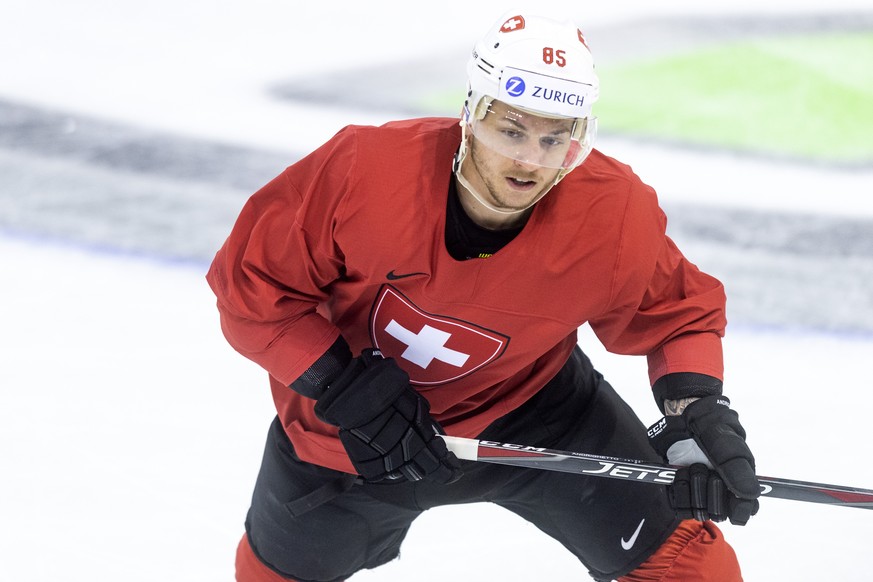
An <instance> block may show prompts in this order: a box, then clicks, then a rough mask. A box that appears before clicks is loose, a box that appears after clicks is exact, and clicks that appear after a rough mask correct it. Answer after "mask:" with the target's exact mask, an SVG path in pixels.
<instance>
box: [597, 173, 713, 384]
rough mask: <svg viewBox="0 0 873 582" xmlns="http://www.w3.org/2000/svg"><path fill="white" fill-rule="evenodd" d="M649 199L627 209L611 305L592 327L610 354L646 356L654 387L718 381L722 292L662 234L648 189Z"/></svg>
mask: <svg viewBox="0 0 873 582" xmlns="http://www.w3.org/2000/svg"><path fill="white" fill-rule="evenodd" d="M645 188H646V189H648V190H650V189H649V188H648V187H647V186H646V187H645ZM647 200H648V202H647V203H644V204H638V203H635V202H634V203H630V204H629V205H628V209H627V213H626V214H627V215H626V220H625V224H624V227H623V232H622V235H621V243H620V251H619V254H618V257H619V258H618V262H617V264H616V266H615V269H614V279H613V282H612V286H613V292H612V297H613V300H612V302H611V308H610V309H609V310H608V311H607V312H606V313H604V314H603V315H602V316H600V317H597V318H595V319H592V320H591V322H590V323H591V326H592V329H593V330H594V332H595V333H596V334H597V336H598V338H599V339H600V340H601V342H602V343H603V344H604V347H606V349H607V350H609V351H611V352H615V353H620V354H632V355H645V356H646V357H647V360H648V369H649V380H650V382H651V383H652V384H654V383H655V381H656V380H658V378H660V377H662V376H664V375H665V374H670V373H674V372H694V373H699V374H706V375H709V376H713V377H715V378H718V379H719V380H721V379H723V376H724V361H723V354H722V344H721V340H722V337H723V336H724V330H725V326H726V325H727V320H726V316H725V302H726V300H725V293H724V287H723V285H722V284H721V282H720V281H718V280H717V279H716V278H715V277H712V276H711V275H708V274H706V273H704V272H702V271H701V270H700V269H698V268H697V266H696V265H694V264H693V263H691V262H690V261H689V260H688V259H687V258H686V257H685V256H684V255H683V254H682V252H681V251H680V250H679V249H678V248H677V246H676V244H675V243H674V242H673V240H671V239H670V237H668V236H667V235H666V233H665V230H666V217H665V216H664V213H663V211H661V209H660V208H659V207H658V206H657V201H656V198H655V197H654V193H653V192H652V193H651V196H649V197H647Z"/></svg>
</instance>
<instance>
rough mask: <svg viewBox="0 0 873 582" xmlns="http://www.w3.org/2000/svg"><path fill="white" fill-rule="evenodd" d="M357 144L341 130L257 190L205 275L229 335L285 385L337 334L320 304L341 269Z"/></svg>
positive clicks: (231, 341) (244, 352)
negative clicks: (342, 227)
mask: <svg viewBox="0 0 873 582" xmlns="http://www.w3.org/2000/svg"><path fill="white" fill-rule="evenodd" d="M352 145H353V144H352V143H351V139H350V138H349V136H348V135H347V134H346V133H344V132H341V133H340V134H338V136H337V137H335V138H334V139H333V140H331V141H329V142H327V143H326V144H325V145H324V146H322V147H321V148H319V149H317V150H316V151H314V152H313V153H312V154H310V155H309V156H307V157H305V158H303V159H302V160H300V161H299V162H297V163H296V164H294V165H293V166H291V167H289V168H287V169H286V170H285V171H284V172H283V173H282V174H280V175H279V176H277V177H276V178H275V179H273V180H272V181H271V182H270V183H268V184H267V185H266V186H264V187H263V188H261V189H260V190H259V191H258V192H256V193H255V194H254V195H253V196H252V197H251V198H250V199H249V200H248V201H247V202H246V204H245V206H244V207H243V209H242V211H241V213H240V215H239V217H238V218H237V221H236V223H235V224H234V226H233V229H232V230H231V233H230V235H229V236H228V238H227V240H226V241H225V243H224V244H223V245H222V247H221V248H220V249H219V251H218V252H217V254H216V256H215V258H214V260H213V262H212V264H211V266H210V268H209V271H208V273H207V276H206V278H207V281H208V283H209V285H210V287H211V288H212V290H213V292H214V293H215V295H216V298H217V306H218V311H219V314H220V318H221V329H222V332H223V333H224V335H225V337H226V338H227V341H228V342H229V343H230V344H231V346H233V348H234V349H236V350H237V351H238V352H240V353H241V354H242V355H244V356H245V357H247V358H249V359H250V360H252V361H254V362H255V363H257V364H259V365H260V366H261V367H263V368H264V369H265V370H266V371H267V372H268V373H269V374H270V375H271V376H273V377H275V378H276V379H277V380H279V381H280V382H282V383H284V384H285V385H286V386H287V385H290V384H291V382H293V381H294V380H295V379H296V378H297V377H299V376H300V374H302V373H303V371H305V370H306V369H307V368H308V367H309V366H310V365H312V363H313V362H314V361H315V360H316V359H318V357H319V356H321V355H322V354H323V353H325V351H327V349H328V348H329V347H330V346H331V344H332V343H333V342H334V341H335V340H336V339H337V337H338V336H339V330H338V329H337V328H336V326H334V325H333V324H332V323H330V322H329V321H328V320H327V319H326V318H325V317H323V315H322V314H321V313H319V304H320V303H323V302H324V301H326V300H327V298H328V297H327V293H326V288H327V287H328V286H329V285H330V283H331V282H332V281H334V280H336V279H337V278H339V277H340V276H341V273H342V269H343V258H342V256H341V253H340V252H339V251H338V249H337V248H336V246H335V244H334V243H333V229H334V227H335V225H336V222H337V220H338V215H339V213H340V212H341V205H342V201H343V199H344V195H345V193H346V192H347V184H348V180H349V174H350V172H351V168H352V166H353V158H354V150H353V147H351V146H352Z"/></svg>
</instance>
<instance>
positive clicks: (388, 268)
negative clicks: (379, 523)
mask: <svg viewBox="0 0 873 582" xmlns="http://www.w3.org/2000/svg"><path fill="white" fill-rule="evenodd" d="M460 138H461V133H460V127H459V126H458V122H457V120H454V119H442V118H439V119H437V118H431V119H417V120H409V121H399V122H393V123H389V124H387V125H385V126H382V127H355V126H352V127H348V128H346V129H344V130H342V131H340V132H339V133H338V134H337V135H336V136H335V137H334V138H332V139H331V140H330V141H328V142H327V143H326V144H324V145H323V146H321V147H320V148H319V149H317V150H316V151H314V152H313V153H311V154H310V155H309V156H307V157H305V158H303V159H302V160H300V161H299V162H297V163H295V164H294V165H292V166H290V167H289V168H287V169H286V170H285V171H284V172H283V173H282V174H280V175H279V176H278V177H277V178H275V179H274V180H273V181H271V182H270V183H269V184H267V185H266V186H265V187H264V188H262V189H261V190H260V191H258V192H257V193H255V194H254V195H253V196H252V197H251V199H250V200H249V201H248V202H247V204H246V205H245V207H244V208H243V210H242V212H241V214H240V216H239V218H238V220H237V222H236V224H235V226H234V228H233V230H232V232H231V234H230V236H229V238H228V239H227V241H226V242H225V244H224V245H223V246H222V248H221V249H220V250H219V251H218V253H217V255H216V257H215V260H214V261H213V263H212V266H211V268H210V270H209V273H208V275H207V279H208V281H209V284H210V285H211V287H212V289H213V291H214V292H215V294H216V295H217V297H218V308H219V312H220V315H221V324H222V330H223V332H224V334H225V336H226V337H227V339H228V341H229V342H230V344H231V345H232V346H233V347H234V348H235V349H236V350H238V351H239V352H240V353H242V354H243V355H245V356H246V357H248V358H250V359H251V360H253V361H255V362H257V363H258V364H260V365H261V366H262V367H263V368H264V369H266V370H267V372H269V374H270V377H271V386H272V392H273V398H274V400H275V403H276V407H277V411H278V413H279V416H280V418H281V420H282V423H283V425H284V427H285V430H286V432H287V433H288V435H289V437H290V438H291V440H292V442H293V443H294V447H295V449H296V451H297V453H298V455H299V456H300V457H301V458H302V459H304V460H307V461H310V462H313V463H317V464H321V465H324V466H328V467H332V468H335V469H339V470H343V471H348V472H353V469H352V467H351V463H350V462H349V460H348V458H347V456H346V455H345V452H344V450H343V447H342V445H341V444H340V442H339V439H338V438H337V436H336V429H335V428H334V427H332V426H329V425H326V424H325V423H322V422H321V421H320V420H318V419H317V418H316V416H315V414H314V412H313V406H314V401H312V400H309V399H307V398H304V397H302V396H300V395H298V394H297V393H295V392H294V391H292V390H291V389H289V388H288V385H289V384H290V383H291V382H292V381H294V380H295V379H296V378H297V377H298V376H299V375H300V374H301V373H302V372H303V371H304V370H306V369H307V368H308V367H309V366H310V365H311V364H312V363H313V362H314V361H315V360H316V359H317V358H318V357H319V356H321V355H322V354H323V353H324V352H325V351H326V350H327V348H328V347H329V346H330V345H331V344H332V343H333V341H334V340H335V339H336V338H337V335H338V334H342V336H343V337H344V338H345V339H346V341H347V342H348V343H349V345H350V346H351V348H352V351H353V352H354V353H355V354H357V353H359V351H360V350H361V349H363V348H366V347H370V346H374V347H378V348H379V349H381V350H382V352H383V353H384V354H385V355H386V357H393V358H395V359H396V360H397V362H398V364H399V365H400V366H401V367H402V368H404V369H405V370H406V371H407V372H408V373H409V376H410V379H411V381H412V384H413V385H414V386H415V388H416V389H417V390H419V391H420V392H421V393H422V394H423V395H424V396H425V397H426V398H427V399H428V401H429V402H430V404H431V411H432V414H433V415H434V418H436V419H437V420H438V421H439V422H440V423H441V424H442V426H443V427H444V428H445V429H446V432H448V433H449V434H452V435H457V436H467V437H473V436H475V435H476V434H478V433H479V432H480V431H481V430H482V429H484V428H485V427H486V426H487V425H488V424H489V423H491V422H492V421H493V420H495V419H496V418H498V417H499V416H502V415H504V414H506V413H507V412H509V411H511V410H513V409H514V408H516V407H518V406H519V405H521V404H522V403H523V402H525V401H526V400H527V399H528V398H530V397H531V396H532V395H533V394H534V393H536V392H537V390H539V389H540V388H541V387H542V386H543V385H544V384H545V383H546V382H547V381H548V380H549V379H551V378H552V377H553V376H554V375H555V374H556V373H557V371H558V370H559V369H560V367H561V366H562V365H563V364H564V363H565V361H566V359H567V356H568V355H569V353H570V351H571V350H572V349H573V347H574V346H575V344H576V342H577V337H576V332H577V329H578V328H579V326H581V325H582V324H583V323H585V322H590V324H591V326H592V328H593V330H594V331H595V333H596V334H597V336H598V338H599V339H600V340H601V341H602V342H603V344H604V346H605V347H606V348H607V349H608V350H610V351H612V352H615V353H621V354H635V355H646V356H647V357H648V362H649V371H650V374H649V375H650V380H651V381H652V382H654V380H656V379H657V378H659V377H660V376H662V375H664V374H666V373H670V372H698V373H703V374H709V375H711V376H715V377H718V378H721V377H722V352H721V336H722V335H723V332H724V327H725V323H726V322H725V313H724V308H725V297H724V290H723V287H722V285H721V284H720V283H719V282H718V281H717V280H716V279H714V278H712V277H710V276H709V275H706V274H704V273H702V272H700V271H699V270H698V269H697V268H696V267H695V266H694V265H693V264H691V263H690V262H689V261H688V260H686V259H685V258H684V256H683V255H682V254H681V253H680V251H679V250H678V249H677V248H676V246H675V245H674V244H673V242H672V241H671V240H670V239H669V238H668V237H667V236H666V234H665V227H666V219H665V217H664V214H663V212H662V211H661V209H660V208H659V206H658V202H657V197H656V195H655V193H654V191H653V190H652V189H651V188H650V187H648V186H646V185H645V184H643V183H642V182H641V181H640V179H639V178H638V177H637V176H636V175H635V174H634V173H633V172H632V171H631V169H630V168H629V167H627V166H625V165H623V164H621V163H619V162H617V161H615V160H613V159H611V158H609V157H607V156H605V155H603V154H602V153H600V152H598V151H596V150H595V151H594V152H592V154H591V155H590V157H589V158H588V159H587V160H586V161H585V163H584V164H583V165H582V166H581V167H579V168H577V169H576V170H574V171H573V172H571V173H570V174H569V175H568V176H567V177H566V178H565V179H564V180H563V181H562V182H561V183H560V184H558V185H557V186H556V187H555V188H554V189H552V191H551V192H549V194H548V195H547V196H546V197H545V198H543V199H542V200H541V201H540V202H539V203H538V204H537V206H536V207H535V208H534V210H533V213H532V215H531V216H530V219H529V221H528V223H527V224H526V225H525V227H524V229H523V230H522V231H521V233H520V234H519V235H518V236H517V237H516V238H515V239H513V240H512V241H511V242H510V243H509V244H508V245H506V246H505V247H504V248H502V249H501V250H500V251H499V252H497V253H495V254H494V255H493V256H491V257H489V258H487V259H474V260H467V261H458V260H456V259H454V258H452V257H451V256H450V255H449V253H448V252H447V250H446V245H445V226H446V225H445V220H446V202H447V198H446V197H447V196H448V193H449V180H451V179H452V172H451V168H452V159H453V156H454V154H455V151H456V150H457V149H458V145H459V143H460Z"/></svg>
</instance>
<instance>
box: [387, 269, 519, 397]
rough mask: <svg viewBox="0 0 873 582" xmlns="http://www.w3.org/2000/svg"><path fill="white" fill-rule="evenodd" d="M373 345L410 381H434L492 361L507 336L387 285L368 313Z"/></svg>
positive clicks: (461, 374)
mask: <svg viewBox="0 0 873 582" xmlns="http://www.w3.org/2000/svg"><path fill="white" fill-rule="evenodd" d="M370 336H371V337H372V340H373V346H374V347H376V348H378V349H379V350H380V351H381V352H382V353H383V354H385V355H386V356H390V357H392V358H394V359H396V360H397V361H398V363H399V364H400V366H401V367H402V368H403V369H404V370H406V372H407V373H408V374H409V379H410V381H411V383H412V384H416V385H419V386H433V385H437V384H445V383H446V382H451V381H452V380H457V379H459V378H463V377H464V376H466V375H468V374H471V373H472V372H474V371H476V370H478V369H479V368H481V367H482V366H484V365H486V364H488V363H489V362H492V361H494V360H495V359H497V358H498V357H500V355H501V354H502V353H503V351H504V350H505V349H506V345H507V344H508V343H509V338H508V337H506V336H503V335H501V334H499V333H496V332H494V331H491V330H488V329H485V328H483V327H480V326H477V325H474V324H472V323H469V322H466V321H459V320H457V319H453V318H450V317H445V316H439V315H434V314H430V313H426V312H425V311H423V310H421V309H419V308H418V307H417V306H416V305H414V304H413V303H412V302H411V301H410V300H409V299H408V298H407V297H405V296H404V295H402V294H401V293H400V292H399V291H397V289H395V288H393V287H391V286H390V285H386V286H384V287H382V289H381V290H380V292H379V296H378V297H377V298H376V301H375V303H374V304H373V311H372V313H371V315H370Z"/></svg>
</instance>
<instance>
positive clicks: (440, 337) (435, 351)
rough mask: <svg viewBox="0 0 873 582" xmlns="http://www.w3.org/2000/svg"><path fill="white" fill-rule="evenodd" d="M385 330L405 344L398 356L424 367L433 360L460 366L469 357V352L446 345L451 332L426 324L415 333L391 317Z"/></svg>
mask: <svg viewBox="0 0 873 582" xmlns="http://www.w3.org/2000/svg"><path fill="white" fill-rule="evenodd" d="M385 331H386V332H388V334H389V335H390V336H392V337H394V338H395V339H397V340H398V341H401V342H403V343H404V344H406V346H407V347H406V349H405V350H404V351H403V353H402V354H400V357H402V358H403V359H404V360H408V361H410V362H412V363H413V364H415V365H416V366H419V367H421V368H424V369H427V367H428V366H429V365H430V363H431V362H433V361H434V360H439V361H440V362H444V363H446V364H449V365H452V366H456V367H458V368H460V367H462V366H463V365H464V364H465V363H467V359H468V358H469V357H470V355H469V354H465V353H462V352H459V351H456V350H453V349H450V348H447V347H446V342H448V341H449V338H450V337H452V334H450V333H448V332H445V331H442V330H439V329H437V328H435V327H431V326H429V325H427V324H425V326H424V327H423V328H421V331H420V332H418V333H415V332H413V331H410V330H408V329H406V328H405V327H403V326H402V325H400V324H399V323H397V322H396V321H395V320H393V319H392V320H391V321H390V322H389V323H388V325H387V326H386V327H385Z"/></svg>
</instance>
